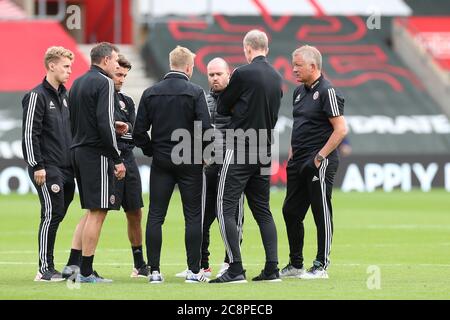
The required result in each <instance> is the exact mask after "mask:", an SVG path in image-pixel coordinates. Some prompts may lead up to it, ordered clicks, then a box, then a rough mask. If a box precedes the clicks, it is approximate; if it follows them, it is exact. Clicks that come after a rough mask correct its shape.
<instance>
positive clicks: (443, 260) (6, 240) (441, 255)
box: [0, 190, 450, 300]
mask: <svg viewBox="0 0 450 320" xmlns="http://www.w3.org/2000/svg"><path fill="white" fill-rule="evenodd" d="M284 194H285V193H284V191H273V192H272V194H271V209H272V212H273V215H274V217H275V222H276V225H277V229H278V239H279V242H278V246H279V259H280V268H281V267H283V266H285V265H286V263H287V262H288V243H287V237H286V229H285V226H284V221H283V218H282V214H281V207H282V203H283V199H284ZM146 197H147V196H146ZM333 201H334V224H335V234H334V239H333V246H332V252H331V265H330V267H329V275H330V279H328V280H313V281H311V280H310V281H305V280H299V279H287V280H283V282H281V283H252V282H251V281H249V283H247V284H239V285H230V284H228V285H210V284H186V283H184V280H183V279H179V278H175V276H174V275H175V273H177V272H179V271H181V270H183V269H184V268H185V266H186V262H185V261H186V258H185V248H184V222H183V216H182V212H181V201H180V197H179V194H178V193H175V194H174V195H173V197H172V202H171V205H170V207H169V212H168V215H167V218H166V222H165V224H164V226H163V248H162V258H161V271H162V272H163V274H164V275H165V278H166V281H165V283H163V284H161V285H151V284H149V283H148V282H147V281H146V279H142V278H140V279H131V278H130V277H129V275H130V272H131V268H132V256H131V249H130V245H129V242H128V239H127V234H126V219H125V215H124V214H123V213H121V212H112V213H110V214H109V215H108V217H107V219H106V221H105V224H104V226H103V231H102V235H101V238H100V242H99V246H98V249H97V252H96V256H95V263H94V267H95V268H96V269H97V270H98V271H99V273H100V274H102V275H103V276H105V277H108V278H112V279H114V283H112V284H94V285H92V284H82V285H81V286H80V288H73V287H71V288H69V287H68V286H67V284H66V283H39V282H38V283H36V282H33V278H34V276H35V274H36V270H37V230H38V223H39V212H38V211H39V206H38V199H37V196H35V195H28V196H18V195H11V196H2V198H1V201H0V221H1V223H0V299H168V300H170V299H201V300H207V299H220V300H222V299H236V298H239V299H267V300H275V299H295V300H297V299H298V300H300V299H449V298H450V194H449V193H448V192H445V191H443V190H433V191H432V192H430V193H421V192H418V191H414V192H411V193H402V192H393V193H389V194H388V193H382V192H375V193H365V194H359V193H342V192H339V191H336V192H335V193H334V196H333ZM147 203H148V199H146V207H145V208H144V211H146V210H147V208H148V206H147ZM81 214H82V211H81V210H80V206H79V201H78V198H76V199H75V200H74V202H73V203H72V205H71V207H70V210H69V213H68V215H67V216H66V218H65V220H64V221H63V223H62V224H61V226H60V229H59V233H58V237H57V241H56V248H55V261H56V266H57V268H58V269H59V270H61V269H62V267H63V266H64V263H65V262H66V260H67V257H68V253H69V249H70V243H71V237H72V232H73V230H74V227H75V225H76V223H77V222H78V219H79V218H80V216H81ZM145 222H146V213H145V214H144V219H143V227H145ZM305 223H306V225H305V232H306V238H305V242H306V246H305V252H304V253H305V260H306V262H307V265H306V266H309V265H310V263H311V262H312V260H313V258H314V255H315V250H316V238H315V237H316V232H315V226H314V224H313V219H312V215H311V213H308V215H307V219H306V222H305ZM211 234H212V239H211V249H210V251H211V264H212V267H213V273H214V274H215V273H216V272H217V269H218V267H219V265H220V264H221V262H222V259H223V254H224V249H223V244H222V240H221V238H220V234H219V231H218V227H217V223H214V225H213V228H212V230H211ZM242 254H243V261H244V268H246V270H247V278H248V279H249V280H250V278H251V277H253V276H255V275H257V274H258V273H259V271H260V270H261V269H262V267H263V265H264V251H263V248H262V243H261V238H260V235H259V232H258V228H257V225H256V223H255V221H254V219H253V217H252V215H251V212H250V210H249V209H248V208H246V211H245V224H244V242H243V245H242Z"/></svg>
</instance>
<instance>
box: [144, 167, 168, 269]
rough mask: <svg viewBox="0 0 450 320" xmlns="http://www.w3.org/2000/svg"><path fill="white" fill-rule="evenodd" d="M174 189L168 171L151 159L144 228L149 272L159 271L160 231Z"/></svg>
mask: <svg viewBox="0 0 450 320" xmlns="http://www.w3.org/2000/svg"><path fill="white" fill-rule="evenodd" d="M174 187H175V178H174V177H173V176H172V173H170V172H169V171H168V170H166V169H164V168H161V167H160V166H158V165H156V163H155V159H153V163H152V169H151V171H150V206H149V210H148V218H147V227H146V233H145V237H146V246H147V261H148V264H149V265H150V271H151V272H153V271H158V272H159V271H160V269H159V268H160V258H161V246H162V230H161V227H162V225H163V223H164V220H165V217H166V214H167V208H168V206H169V202H170V198H171V196H172V193H173V189H174Z"/></svg>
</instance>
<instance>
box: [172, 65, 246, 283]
mask: <svg viewBox="0 0 450 320" xmlns="http://www.w3.org/2000/svg"><path fill="white" fill-rule="evenodd" d="M206 69H207V75H208V84H209V88H210V91H209V94H208V95H207V97H206V100H207V102H208V109H209V113H210V114H211V124H212V125H213V126H214V129H215V130H217V131H218V132H216V134H215V141H214V148H215V154H216V156H218V157H220V156H222V155H223V153H224V152H225V150H224V148H225V144H224V139H223V137H224V136H225V130H226V129H227V128H228V124H229V123H230V120H231V117H230V116H224V115H221V114H219V113H217V98H218V96H219V94H220V93H221V92H222V91H223V90H224V89H225V88H226V87H227V85H228V82H229V81H230V67H229V66H228V63H227V62H226V61H225V60H224V59H222V58H214V59H212V60H211V61H210V62H209V63H208V65H207V67H206ZM219 149H222V150H219ZM219 169H220V165H219V164H217V163H216V162H214V161H212V163H211V164H210V165H209V166H207V167H205V175H206V203H205V216H204V217H203V241H202V259H201V270H202V271H203V273H204V274H205V276H206V277H210V276H211V274H212V270H211V268H210V266H209V250H208V248H209V230H210V228H211V225H212V223H213V222H214V220H215V219H216V216H217V215H216V209H217V205H216V198H217V183H218V174H219ZM243 219H244V195H243V194H242V196H241V197H240V199H239V205H238V207H237V209H236V223H237V228H238V234H239V238H240V240H241V241H242V224H243ZM229 262H230V260H229V257H228V254H227V253H226V252H225V259H224V262H223V264H222V266H221V268H220V270H219V272H218V273H217V277H220V276H221V275H222V274H223V273H224V272H225V271H226V270H227V269H228V267H229ZM186 272H187V269H186V270H185V271H183V272H180V273H177V274H176V277H178V278H185V277H186Z"/></svg>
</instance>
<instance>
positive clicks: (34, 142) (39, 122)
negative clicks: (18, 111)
mask: <svg viewBox="0 0 450 320" xmlns="http://www.w3.org/2000/svg"><path fill="white" fill-rule="evenodd" d="M22 107H23V123H22V151H23V157H24V159H25V161H26V162H27V163H28V165H29V166H30V167H32V168H33V170H34V171H36V170H40V169H45V167H46V166H47V165H53V166H57V167H60V168H70V167H71V164H70V157H69V148H70V143H71V141H72V134H71V132H70V119H69V104H68V98H67V91H66V88H65V87H64V86H63V85H60V86H59V89H58V91H56V90H55V89H54V88H53V87H52V86H51V85H50V83H48V82H47V80H46V79H44V80H43V81H42V83H41V84H39V85H38V86H37V87H35V88H34V89H33V90H31V91H30V92H29V93H27V94H26V95H25V96H24V98H23V100H22Z"/></svg>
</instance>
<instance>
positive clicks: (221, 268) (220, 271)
mask: <svg viewBox="0 0 450 320" xmlns="http://www.w3.org/2000/svg"><path fill="white" fill-rule="evenodd" d="M229 267H230V265H229V264H228V263H226V262H224V263H222V266H221V267H220V270H219V272H218V273H217V275H216V278H220V277H221V276H223V274H224V273H225V272H226V271H227V270H228V268H229Z"/></svg>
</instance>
